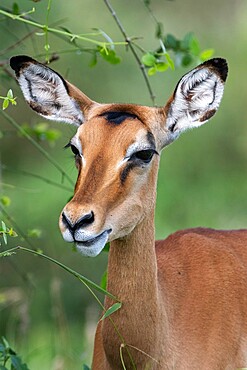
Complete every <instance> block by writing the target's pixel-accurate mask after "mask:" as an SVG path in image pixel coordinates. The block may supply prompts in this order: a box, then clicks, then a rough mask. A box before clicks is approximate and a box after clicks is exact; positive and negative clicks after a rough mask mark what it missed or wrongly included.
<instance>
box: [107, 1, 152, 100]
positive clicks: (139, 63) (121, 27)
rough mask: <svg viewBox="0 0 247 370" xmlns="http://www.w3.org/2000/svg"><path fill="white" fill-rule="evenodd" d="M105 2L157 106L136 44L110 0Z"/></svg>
mask: <svg viewBox="0 0 247 370" xmlns="http://www.w3.org/2000/svg"><path fill="white" fill-rule="evenodd" d="M103 1H104V3H105V5H106V6H107V8H108V9H109V11H110V13H111V15H112V17H113V19H114V20H115V22H116V24H117V26H118V28H119V30H120V31H121V33H122V35H123V37H124V39H125V41H126V43H127V45H128V46H129V48H130V50H131V52H132V54H133V56H134V58H135V60H136V62H137V64H138V66H139V68H140V70H141V72H142V75H143V78H144V81H145V83H146V86H147V89H148V92H149V95H150V98H151V100H152V103H153V105H156V104H155V98H156V96H155V94H154V92H153V89H152V87H151V84H150V82H149V79H148V75H147V73H146V70H145V66H144V65H143V63H142V61H141V59H140V58H139V56H138V54H137V52H136V50H135V48H134V44H133V43H132V41H131V38H130V37H128V35H127V33H126V31H125V29H124V27H123V25H122V23H121V22H120V20H119V18H118V16H117V13H116V12H115V10H114V9H113V7H112V5H111V4H110V2H109V1H108V0H103Z"/></svg>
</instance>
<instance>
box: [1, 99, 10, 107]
mask: <svg viewBox="0 0 247 370" xmlns="http://www.w3.org/2000/svg"><path fill="white" fill-rule="evenodd" d="M8 106H9V99H8V98H5V99H4V101H3V107H2V108H3V110H4V109H6V108H8Z"/></svg>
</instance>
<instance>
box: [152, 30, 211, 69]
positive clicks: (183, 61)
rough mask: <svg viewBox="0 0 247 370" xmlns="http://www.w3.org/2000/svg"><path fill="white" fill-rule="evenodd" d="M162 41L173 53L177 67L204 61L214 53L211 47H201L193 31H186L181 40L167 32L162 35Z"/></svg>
mask: <svg viewBox="0 0 247 370" xmlns="http://www.w3.org/2000/svg"><path fill="white" fill-rule="evenodd" d="M163 42H164V45H165V47H166V49H167V50H171V51H172V52H173V53H174V55H175V63H176V65H177V66H179V67H180V66H182V67H187V66H189V65H190V64H192V63H198V62H204V61H205V60H206V59H209V58H211V57H212V55H213V54H214V50H213V49H206V50H202V49H201V47H200V43H199V40H198V38H197V37H196V36H195V35H194V33H193V32H189V33H187V34H186V35H185V36H184V38H183V39H181V40H179V39H177V38H176V37H175V36H174V35H172V34H167V35H166V36H165V37H163ZM161 50H162V49H161V48H160V49H158V52H160V51H161Z"/></svg>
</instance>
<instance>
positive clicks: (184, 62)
mask: <svg viewBox="0 0 247 370" xmlns="http://www.w3.org/2000/svg"><path fill="white" fill-rule="evenodd" d="M192 61H193V58H192V56H191V55H190V54H185V55H184V56H183V58H182V66H183V67H187V66H188V65H189V64H191V63H192Z"/></svg>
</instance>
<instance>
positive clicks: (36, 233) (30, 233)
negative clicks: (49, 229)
mask: <svg viewBox="0 0 247 370" xmlns="http://www.w3.org/2000/svg"><path fill="white" fill-rule="evenodd" d="M41 234H42V231H41V230H40V229H31V230H28V232H27V236H28V237H29V238H36V239H38V238H40V237H41Z"/></svg>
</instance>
